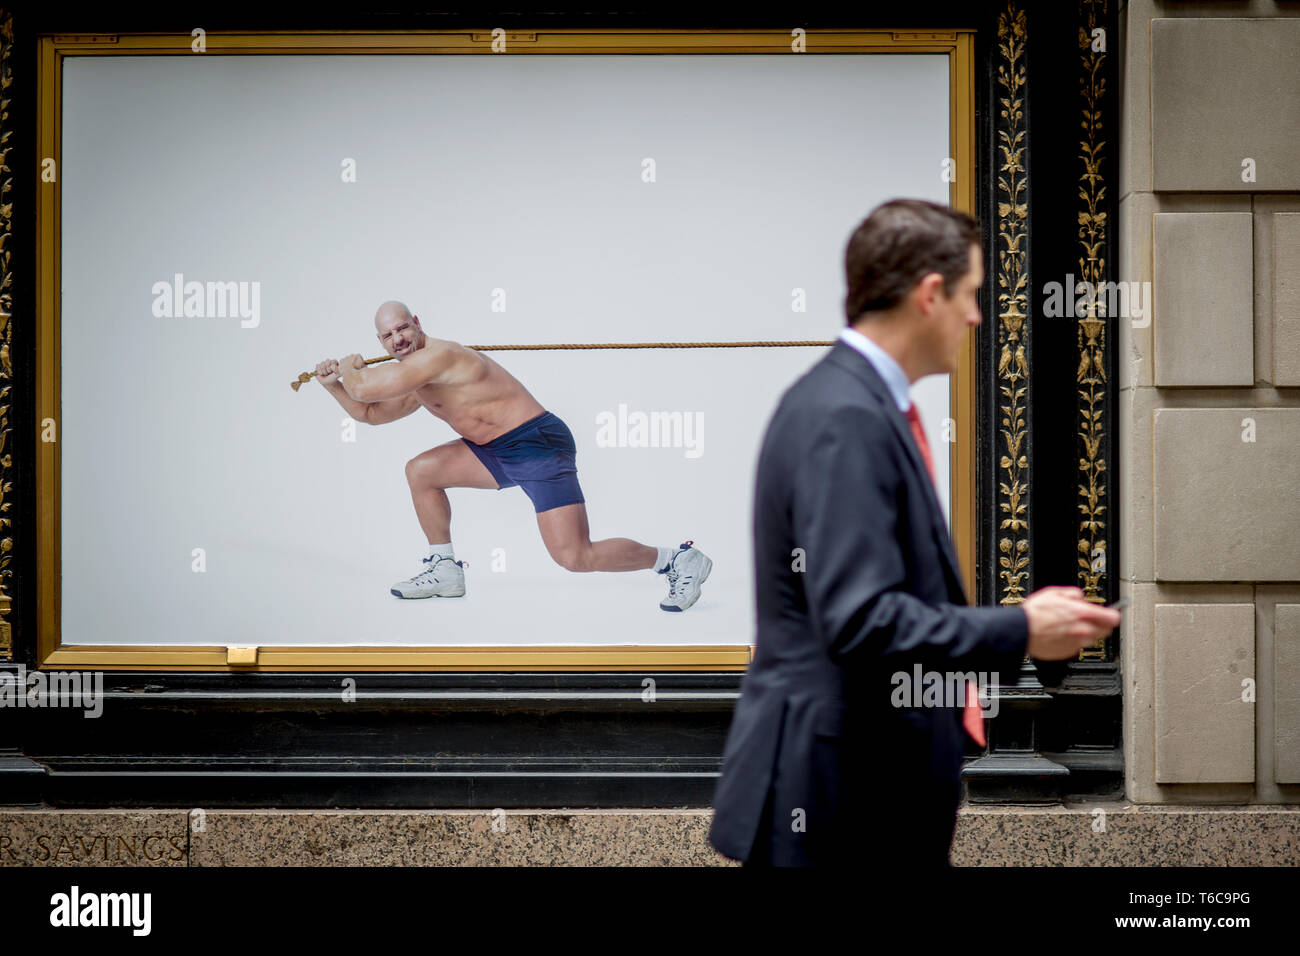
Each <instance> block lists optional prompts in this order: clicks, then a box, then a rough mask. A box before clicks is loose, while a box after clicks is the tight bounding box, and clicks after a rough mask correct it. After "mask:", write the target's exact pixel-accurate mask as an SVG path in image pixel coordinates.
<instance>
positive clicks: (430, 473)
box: [406, 455, 438, 488]
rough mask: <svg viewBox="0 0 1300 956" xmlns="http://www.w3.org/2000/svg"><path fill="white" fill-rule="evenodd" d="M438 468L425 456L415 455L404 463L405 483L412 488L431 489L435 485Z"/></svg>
mask: <svg viewBox="0 0 1300 956" xmlns="http://www.w3.org/2000/svg"><path fill="white" fill-rule="evenodd" d="M437 475H438V467H437V465H436V464H435V463H434V462H433V461H432V460H431V458H430V457H426V456H425V455H416V456H415V457H414V458H412V459H411V460H410V461H408V462H407V463H406V483H407V484H409V485H410V486H411V487H412V488H415V487H421V488H431V487H434V486H436V485H437V483H438V482H437Z"/></svg>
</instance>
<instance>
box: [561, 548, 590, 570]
mask: <svg viewBox="0 0 1300 956" xmlns="http://www.w3.org/2000/svg"><path fill="white" fill-rule="evenodd" d="M552 557H554V558H555V560H556V562H557V563H558V564H559V565H560V567H562V568H564V570H566V571H590V570H591V549H590V548H565V549H564V550H563V551H560V552H558V553H552Z"/></svg>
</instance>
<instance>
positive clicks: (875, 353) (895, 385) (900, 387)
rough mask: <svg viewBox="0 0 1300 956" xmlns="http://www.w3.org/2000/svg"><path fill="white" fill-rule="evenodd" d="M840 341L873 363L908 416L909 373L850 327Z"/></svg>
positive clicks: (882, 350) (886, 353)
mask: <svg viewBox="0 0 1300 956" xmlns="http://www.w3.org/2000/svg"><path fill="white" fill-rule="evenodd" d="M840 341H841V342H843V343H844V344H845V345H849V346H851V347H853V348H854V349H856V350H857V351H859V352H861V353H862V355H863V356H864V357H865V358H866V360H867V361H868V362H870V363H871V366H872V368H874V369H875V370H876V372H877V373H878V374H879V375H880V377H881V378H882V379H884V380H885V385H886V386H887V387H888V388H889V394H890V395H892V396H893V397H894V404H895V405H897V406H898V410H899V411H900V412H903V413H904V414H906V413H907V410H908V409H909V408H911V407H912V396H911V394H910V393H909V391H908V388H909V385H908V381H907V373H906V372H904V371H903V368H902V366H900V365H899V364H898V363H897V362H895V361H894V358H893V356H892V355H890V354H889V353H888V352H886V351H885V350H884V349H882V348H881V347H880V346H879V345H877V344H876V343H875V342H873V341H871V339H869V338H867V337H866V336H865V335H863V334H862V333H861V332H859V331H858V330H857V329H855V328H853V327H852V326H849V325H846V326H845V327H844V328H842V329H840Z"/></svg>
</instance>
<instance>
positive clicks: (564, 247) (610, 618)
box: [60, 55, 949, 646]
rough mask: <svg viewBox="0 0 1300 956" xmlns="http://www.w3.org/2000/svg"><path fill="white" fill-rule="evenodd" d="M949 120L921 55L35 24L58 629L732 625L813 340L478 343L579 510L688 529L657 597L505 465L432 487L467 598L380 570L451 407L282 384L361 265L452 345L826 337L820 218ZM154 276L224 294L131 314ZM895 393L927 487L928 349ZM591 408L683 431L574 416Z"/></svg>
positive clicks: (938, 155) (716, 637) (352, 322)
mask: <svg viewBox="0 0 1300 956" xmlns="http://www.w3.org/2000/svg"><path fill="white" fill-rule="evenodd" d="M948 151H949V150H948V66H947V60H946V58H945V57H943V56H937V55H874V56H873V55H835V56H813V55H803V56H759V55H746V56H730V55H729V56H685V55H658V56H528V57H522V56H521V57H507V56H492V57H488V56H447V57H438V56H310V57H307V56H205V57H193V58H189V57H187V58H181V57H163V56H158V57H85V58H77V57H70V58H68V59H67V60H65V61H64V77H63V159H62V167H61V188H62V217H63V218H62V226H61V229H62V247H61V256H62V261H61V268H62V305H61V323H62V325H61V328H62V355H61V362H62V378H61V385H62V422H61V425H62V428H61V433H60V441H61V453H62V487H61V493H62V499H61V519H62V523H61V528H62V540H61V547H62V554H61V563H62V579H61V595H62V640H63V642H64V643H65V644H95V643H108V644H218V645H220V644H258V645H262V646H267V645H280V644H338V645H352V644H384V645H441V644H600V645H603V644H745V643H749V642H751V641H752V639H753V627H754V624H753V593H752V586H753V585H752V555H751V540H750V521H751V515H750V507H751V498H752V485H753V479H754V464H755V459H756V454H757V450H758V446H759V443H760V440H761V437H762V434H763V429H764V428H765V426H766V424H767V420H768V418H769V416H770V414H771V412H772V410H773V408H774V407H775V404H776V402H777V400H778V398H779V396H780V394H781V393H782V392H783V391H784V389H785V388H786V387H788V386H789V384H790V383H791V382H792V381H793V380H794V379H795V378H796V377H798V375H800V374H801V373H802V372H803V371H804V370H806V369H807V368H808V367H809V366H810V365H812V364H813V363H814V362H815V361H817V359H818V358H820V356H821V355H822V354H823V352H824V349H822V348H781V349H744V350H741V349H715V350H675V351H595V352H592V351H582V352H577V351H570V352H504V353H502V352H494V353H492V354H493V357H494V358H496V359H497V360H498V361H499V362H500V363H501V364H502V365H504V366H505V367H506V368H507V369H508V370H509V371H510V372H511V373H512V374H514V375H515V376H516V377H517V378H519V379H520V381H521V382H523V384H524V385H525V386H526V387H527V388H528V389H529V391H530V392H531V393H532V394H533V395H534V396H535V397H536V398H537V399H538V401H539V402H540V403H541V404H542V405H543V407H545V408H547V409H549V410H550V411H553V412H554V413H555V414H557V415H559V416H560V417H561V418H562V419H564V420H565V421H566V422H567V423H568V424H569V426H570V428H571V429H572V430H573V433H574V436H575V439H576V442H577V446H578V469H579V478H580V480H581V483H582V487H583V490H584V493H585V495H586V498H587V506H588V510H589V515H590V522H591V532H592V537H593V539H599V538H602V537H631V538H634V539H636V540H639V541H642V542H644V543H647V544H651V545H656V546H659V545H677V544H679V543H681V542H683V541H685V540H687V539H692V540H694V541H695V543H696V544H697V546H698V547H700V548H701V549H703V550H704V551H705V552H706V553H707V554H708V555H709V556H710V557H711V558H712V559H713V561H714V570H713V574H712V576H711V577H710V579H709V581H708V583H707V584H706V585H705V586H704V590H703V596H702V597H701V599H700V601H699V603H698V604H697V605H696V606H695V607H693V608H691V609H690V610H689V611H687V612H686V613H684V614H667V613H664V612H662V611H660V610H659V608H658V602H659V600H660V599H661V598H662V597H663V596H665V594H666V593H667V583H666V579H665V578H664V577H663V576H662V575H656V574H654V573H653V572H652V571H648V570H647V571H638V572H630V573H622V574H611V573H593V574H575V573H572V572H568V571H565V570H564V569H562V568H560V567H559V566H557V565H555V564H554V563H553V562H551V560H550V558H549V556H548V555H547V553H546V550H545V547H544V546H543V544H542V542H541V539H540V537H539V535H538V531H537V525H536V520H535V515H534V512H533V510H532V505H531V503H530V502H529V500H528V499H527V497H526V496H525V495H524V493H523V492H522V490H520V489H518V488H512V489H507V490H502V491H481V490H471V489H453V490H451V491H450V492H449V495H450V498H451V503H452V509H453V515H452V541H453V544H454V546H455V549H456V554H457V557H459V558H461V559H462V560H464V561H466V562H467V564H468V569H467V583H468V594H467V596H466V597H465V598H462V599H446V600H444V599H431V600H423V601H402V600H399V599H397V598H395V597H393V596H391V595H390V593H389V590H388V589H389V587H390V585H391V584H392V583H394V582H396V581H398V580H401V579H403V578H407V577H409V576H411V575H412V574H414V573H416V572H417V571H418V570H420V568H421V567H422V565H421V562H420V559H421V558H422V557H424V556H425V555H426V554H427V546H426V542H425V540H424V537H423V535H422V533H421V532H420V529H419V526H418V524H417V523H416V520H415V514H414V511H413V509H412V505H411V501H410V496H409V492H408V490H407V487H406V482H405V477H404V472H403V468H404V465H405V463H406V462H407V460H408V459H410V458H412V457H414V456H415V455H417V454H419V453H420V452H422V451H424V450H426V449H428V448H430V447H432V446H434V445H437V444H441V443H443V442H446V441H449V440H453V439H456V438H457V436H456V435H455V433H454V432H452V431H451V429H450V428H449V427H448V426H447V425H446V424H445V423H444V422H442V421H440V420H438V419H435V418H433V417H432V416H430V415H428V414H426V413H424V412H423V411H420V412H417V413H416V414H415V415H413V416H411V417H410V418H407V419H404V420H402V421H400V422H396V423H393V424H390V425H385V426H382V427H378V428H374V427H370V426H366V425H362V424H357V425H356V426H355V441H344V440H343V439H344V437H345V436H346V429H345V425H344V418H345V416H344V413H343V410H342V409H341V408H340V407H339V406H338V405H337V404H336V403H335V402H334V401H333V399H332V398H330V396H329V395H328V394H326V392H325V391H324V390H323V389H321V388H320V387H319V386H318V385H316V384H315V383H311V384H309V385H305V386H304V387H303V389H302V391H301V392H300V393H298V394H295V393H293V392H292V391H291V390H290V389H289V382H290V380H291V379H292V378H293V377H294V375H296V374H297V373H298V372H299V371H301V370H304V369H310V368H312V367H314V366H315V364H316V362H317V361H319V360H320V359H323V358H327V357H339V356H341V355H343V354H346V353H349V352H361V353H362V354H363V355H367V356H371V355H378V354H382V351H383V350H382V348H380V347H379V345H378V344H377V342H376V340H375V337H374V328H373V324H372V323H373V317H374V312H375V309H376V308H377V307H378V305H379V304H380V303H381V302H382V301H384V300H385V299H390V298H395V299H400V300H402V301H405V302H406V303H407V304H408V305H409V306H410V307H411V308H412V309H413V311H415V312H416V314H417V315H419V316H420V317H421V319H422V321H423V323H424V325H425V328H426V330H427V331H428V332H429V333H430V334H432V335H435V336H437V337H441V338H448V339H453V340H456V341H459V342H463V343H465V344H498V343H537V342H637V341H704V340H740V339H745V340H770V339H781V340H798V339H818V340H829V339H833V338H834V337H835V336H836V335H837V334H838V332H839V330H840V328H841V327H842V326H843V323H844V318H843V314H842V308H843V297H844V278H843V252H844V245H845V242H846V241H847V239H848V236H849V234H850V232H851V231H852V230H853V228H854V227H855V226H856V225H857V223H858V222H860V221H861V219H862V217H863V216H864V215H865V214H866V213H867V212H868V211H869V210H870V209H871V208H872V207H873V206H875V205H876V204H878V203H880V202H882V201H884V200H886V199H889V198H892V197H895V196H914V197H919V198H926V199H931V200H934V201H936V202H946V201H947V190H948V184H947V183H945V182H944V181H943V180H942V178H941V175H940V173H941V164H942V161H943V159H944V158H945V157H946V156H947V154H948ZM647 160H651V161H653V169H654V181H653V182H647V181H645V176H644V172H645V170H646V169H647V168H649V164H648V163H647ZM349 163H351V164H354V166H355V170H356V181H355V182H345V181H344V177H343V176H342V175H341V174H342V172H343V171H344V169H345V167H347V166H348V164H349ZM178 274H179V275H180V276H182V277H183V281H185V282H190V281H198V282H204V283H207V282H234V283H241V284H243V285H242V289H243V290H244V291H245V293H246V294H247V295H249V298H248V299H247V300H246V302H247V304H248V305H249V306H250V308H249V309H248V310H247V312H246V313H245V314H244V316H243V317H240V316H239V315H232V316H226V317H220V316H206V317H197V316H173V317H160V316H156V315H154V310H153V305H154V299H155V294H154V292H153V288H154V286H155V283H159V282H165V283H172V282H174V281H175V276H177V275H178ZM254 289H256V295H257V297H256V299H255V300H254V299H253V298H252V292H253V290H254ZM796 289H800V290H803V295H804V296H805V297H806V311H803V312H797V311H794V310H793V309H792V307H791V303H792V297H793V295H794V292H793V290H796ZM495 290H502V292H503V294H504V301H505V311H494V310H493V303H494V301H496V302H498V303H499V302H500V301H501V299H500V296H501V294H502V293H499V292H496V291H495ZM494 295H495V296H496V298H495V299H494ZM254 302H255V304H256V308H255V309H253V308H252V306H253V305H254ZM914 394H915V396H916V398H917V400H918V401H919V403H920V406H921V411H922V414H923V416H924V417H925V420H926V423H927V427H928V429H929V432H930V443H931V445H932V447H933V449H934V453H935V457H936V465H937V466H938V470H939V472H940V475H941V479H942V482H943V487H941V489H940V491H941V498H942V500H943V501H944V502H945V504H946V503H947V501H948V488H947V455H948V446H947V444H946V443H945V442H944V441H943V440H942V438H941V430H942V427H943V419H944V418H945V417H946V416H947V415H948V383H947V379H946V378H945V377H933V378H931V379H927V380H925V381H923V382H921V383H918V385H917V387H916V388H915V390H914ZM620 408H622V409H624V410H625V412H626V413H631V412H634V411H644V412H651V411H681V412H683V413H684V414H686V415H689V416H693V419H692V420H693V421H694V422H697V423H702V433H701V434H700V435H699V436H698V437H699V440H700V441H699V444H698V446H696V447H695V448H686V447H676V448H628V447H599V446H598V445H597V419H598V416H599V415H600V414H601V413H602V412H610V413H613V414H615V415H618V414H619V413H620ZM200 548H201V549H203V555H204V561H205V566H206V570H204V571H203V572H202V573H197V572H196V571H195V570H194V562H195V558H194V553H195V549H200Z"/></svg>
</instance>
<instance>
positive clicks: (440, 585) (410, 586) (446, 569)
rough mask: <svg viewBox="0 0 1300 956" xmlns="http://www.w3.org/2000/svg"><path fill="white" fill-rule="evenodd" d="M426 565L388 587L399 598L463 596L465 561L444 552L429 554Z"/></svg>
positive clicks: (425, 561)
mask: <svg viewBox="0 0 1300 956" xmlns="http://www.w3.org/2000/svg"><path fill="white" fill-rule="evenodd" d="M424 563H425V564H427V565H428V567H427V568H425V569H424V570H423V571H421V572H420V573H419V574H417V575H416V576H415V577H413V578H408V579H407V580H405V581H399V582H398V583H397V584H394V585H393V586H392V588H391V589H390V591H391V593H392V594H394V595H396V596H397V597H399V598H427V597H464V596H465V562H464V561H457V560H456V559H454V558H449V557H447V556H446V555H445V554H431V555H429V557H427V558H425V559H424Z"/></svg>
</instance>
